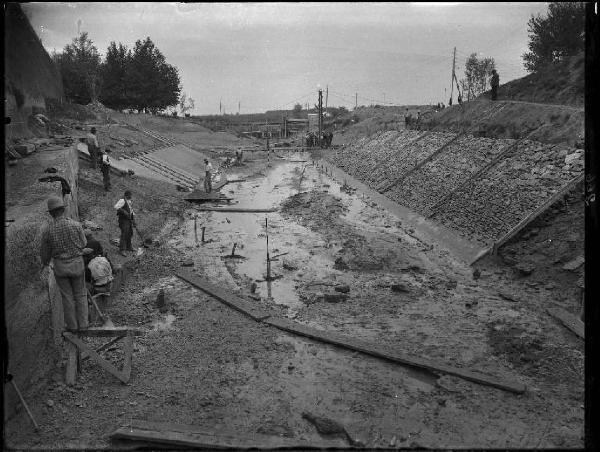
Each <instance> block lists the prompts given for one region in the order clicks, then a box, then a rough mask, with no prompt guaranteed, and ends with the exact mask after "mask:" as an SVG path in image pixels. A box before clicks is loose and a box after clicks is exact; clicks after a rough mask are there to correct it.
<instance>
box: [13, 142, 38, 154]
mask: <svg viewBox="0 0 600 452" xmlns="http://www.w3.org/2000/svg"><path fill="white" fill-rule="evenodd" d="M14 150H15V151H17V152H18V153H19V154H21V155H22V156H23V157H25V156H26V155H29V154H33V153H34V152H35V144H31V143H25V144H17V145H15V147H14Z"/></svg>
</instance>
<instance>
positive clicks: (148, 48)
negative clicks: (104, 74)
mask: <svg viewBox="0 0 600 452" xmlns="http://www.w3.org/2000/svg"><path fill="white" fill-rule="evenodd" d="M128 69H129V70H128V76H127V86H126V89H127V93H128V99H129V102H130V103H131V105H132V107H133V108H135V109H137V110H144V109H149V110H150V111H152V112H157V111H159V110H164V109H165V108H167V107H171V106H175V105H177V104H178V101H179V93H180V91H181V86H180V83H179V73H178V72H177V68H175V67H174V66H171V65H170V64H167V63H166V61H165V57H164V56H163V54H162V53H161V52H160V50H158V49H157V48H156V46H155V45H154V43H153V42H152V40H151V39H150V38H149V37H147V38H146V39H145V40H144V41H141V40H138V41H136V43H135V47H134V49H133V52H132V55H131V61H130V64H129V66H128Z"/></svg>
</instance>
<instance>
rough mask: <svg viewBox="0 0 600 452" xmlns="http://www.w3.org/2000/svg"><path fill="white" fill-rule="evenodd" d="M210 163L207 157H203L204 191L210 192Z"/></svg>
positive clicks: (211, 168)
mask: <svg viewBox="0 0 600 452" xmlns="http://www.w3.org/2000/svg"><path fill="white" fill-rule="evenodd" d="M212 171H213V167H212V163H210V162H209V161H208V159H204V191H205V192H206V193H210V192H211V191H212Z"/></svg>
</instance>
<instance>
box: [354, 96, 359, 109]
mask: <svg viewBox="0 0 600 452" xmlns="http://www.w3.org/2000/svg"><path fill="white" fill-rule="evenodd" d="M357 108H358V93H354V109H355V110H356V109H357Z"/></svg>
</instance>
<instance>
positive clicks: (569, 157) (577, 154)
mask: <svg viewBox="0 0 600 452" xmlns="http://www.w3.org/2000/svg"><path fill="white" fill-rule="evenodd" d="M582 155H583V154H582V153H581V151H577V152H573V153H572V154H569V155H567V156H566V157H565V165H570V164H571V163H573V162H575V160H578V159H580V158H581V156H582Z"/></svg>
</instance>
